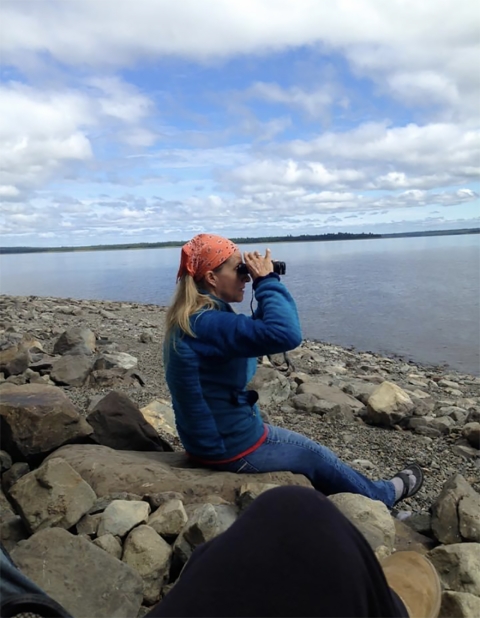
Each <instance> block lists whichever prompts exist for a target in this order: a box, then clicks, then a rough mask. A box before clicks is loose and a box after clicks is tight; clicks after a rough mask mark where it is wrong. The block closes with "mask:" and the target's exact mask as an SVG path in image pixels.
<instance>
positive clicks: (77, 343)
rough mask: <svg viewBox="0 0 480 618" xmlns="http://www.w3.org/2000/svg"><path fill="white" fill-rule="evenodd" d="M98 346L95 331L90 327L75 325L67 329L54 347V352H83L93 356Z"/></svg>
mask: <svg viewBox="0 0 480 618" xmlns="http://www.w3.org/2000/svg"><path fill="white" fill-rule="evenodd" d="M95 348H96V339H95V333H93V332H92V331H91V330H90V329H89V328H83V327H73V328H69V329H68V330H66V331H65V332H64V333H62V335H60V337H59V338H58V340H57V341H56V342H55V345H54V347H53V353H54V354H67V353H68V354H74V355H75V354H82V355H86V356H91V355H92V354H94V352H95Z"/></svg>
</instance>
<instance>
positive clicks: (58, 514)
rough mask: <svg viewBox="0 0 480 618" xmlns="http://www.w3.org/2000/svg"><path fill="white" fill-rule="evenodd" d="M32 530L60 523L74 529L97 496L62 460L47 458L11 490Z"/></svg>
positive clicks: (19, 509) (59, 525) (64, 526)
mask: <svg viewBox="0 0 480 618" xmlns="http://www.w3.org/2000/svg"><path fill="white" fill-rule="evenodd" d="M10 497H11V498H12V500H13V501H14V502H15V504H16V505H17V508H18V512H19V513H20V514H21V515H22V517H23V519H24V521H25V523H26V524H27V527H28V528H29V530H30V531H31V532H36V531H37V530H42V529H43V528H50V527H53V526H58V527H60V528H71V527H72V526H74V525H75V524H76V523H77V522H78V521H79V519H80V518H81V517H82V516H83V515H85V513H87V512H88V511H89V509H90V508H91V507H92V506H93V504H94V503H95V500H96V499H97V496H96V495H95V492H94V491H93V489H92V488H91V487H90V486H89V485H88V484H87V483H86V482H85V481H84V480H83V479H82V477H81V476H80V475H79V474H78V473H77V472H75V470H74V469H73V468H72V467H71V466H70V465H69V464H68V463H67V462H66V461H64V460H63V459H51V460H49V461H45V462H44V463H43V464H42V465H41V466H40V468H38V469H37V470H34V471H33V472H29V473H28V474H26V475H25V476H23V477H22V478H21V479H20V480H19V481H18V482H17V483H15V485H13V487H11V489H10Z"/></svg>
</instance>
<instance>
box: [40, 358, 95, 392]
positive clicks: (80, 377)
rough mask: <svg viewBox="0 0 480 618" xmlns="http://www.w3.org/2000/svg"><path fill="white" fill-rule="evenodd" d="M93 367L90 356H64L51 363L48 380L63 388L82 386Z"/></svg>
mask: <svg viewBox="0 0 480 618" xmlns="http://www.w3.org/2000/svg"><path fill="white" fill-rule="evenodd" d="M92 367H93V359H92V357H91V356H86V355H84V354H79V355H74V356H72V355H65V356H62V357H61V358H59V359H58V360H57V361H55V362H54V363H53V367H52V371H51V372H50V378H51V379H52V380H53V381H54V382H55V383H56V384H61V385H63V386H83V385H84V384H85V382H86V380H87V378H88V376H89V374H90V371H91V370H92Z"/></svg>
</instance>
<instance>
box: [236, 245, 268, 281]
mask: <svg viewBox="0 0 480 618" xmlns="http://www.w3.org/2000/svg"><path fill="white" fill-rule="evenodd" d="M243 260H244V262H245V264H246V266H247V268H248V271H249V273H250V276H251V277H252V279H253V280H254V281H255V279H257V278H258V277H265V275H268V274H269V273H273V262H272V259H271V257H270V249H267V250H266V251H265V255H260V253H259V252H258V251H252V252H249V251H245V253H244V254H243Z"/></svg>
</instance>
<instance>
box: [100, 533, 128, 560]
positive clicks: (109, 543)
mask: <svg viewBox="0 0 480 618" xmlns="http://www.w3.org/2000/svg"><path fill="white" fill-rule="evenodd" d="M93 543H94V544H95V545H96V546H97V547H100V549H103V551H106V552H107V554H110V555H111V556H113V557H114V558H116V559H117V560H121V558H122V551H123V549H122V544H121V543H120V541H119V540H118V539H117V538H116V537H114V536H113V534H104V535H102V536H99V537H98V538H96V539H94V540H93Z"/></svg>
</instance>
